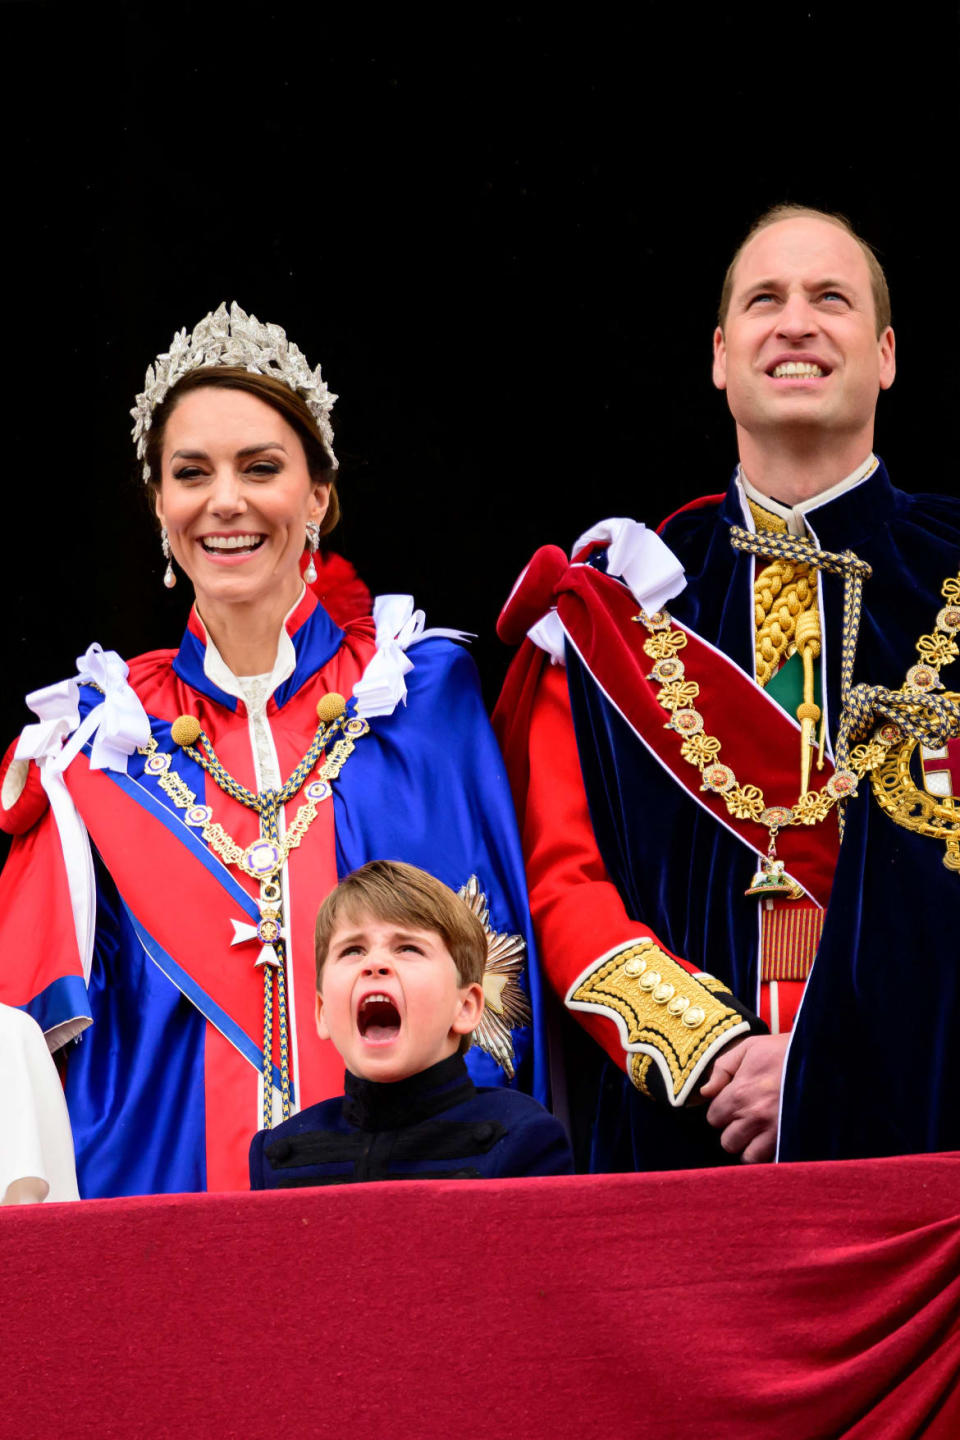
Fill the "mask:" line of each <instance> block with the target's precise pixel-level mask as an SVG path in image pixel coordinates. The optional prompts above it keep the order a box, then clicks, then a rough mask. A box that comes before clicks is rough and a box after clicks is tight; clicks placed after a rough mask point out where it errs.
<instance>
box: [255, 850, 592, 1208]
mask: <svg viewBox="0 0 960 1440" xmlns="http://www.w3.org/2000/svg"><path fill="white" fill-rule="evenodd" d="M316 952H317V1029H318V1030H319V1032H320V1036H321V1038H322V1039H325V1040H326V1039H329V1040H332V1041H333V1043H334V1045H335V1046H336V1048H337V1050H338V1051H339V1052H340V1054H341V1056H342V1057H343V1060H344V1061H345V1063H346V1066H347V1073H346V1079H345V1089H346V1094H345V1095H341V1096H338V1097H337V1098H336V1099H335V1100H323V1101H321V1102H320V1104H319V1105H311V1106H310V1107H309V1108H308V1109H306V1110H303V1111H301V1113H300V1114H299V1115H294V1116H292V1117H291V1119H289V1120H286V1121H284V1123H283V1124H282V1125H278V1126H277V1127H276V1128H275V1129H273V1130H261V1131H260V1132H259V1134H257V1135H255V1136H254V1137H253V1143H252V1144H251V1146H250V1186H251V1189H253V1190H266V1189H273V1188H279V1189H291V1188H293V1187H296V1186H301V1185H344V1184H350V1183H352V1182H356V1181H361V1180H405V1179H418V1180H428V1179H429V1180H436V1179H441V1178H447V1179H478V1178H481V1177H482V1178H492V1177H502V1176H516V1175H568V1174H571V1173H572V1171H573V1160H572V1157H571V1154H570V1148H569V1145H568V1143H567V1137H566V1134H565V1132H564V1130H563V1127H562V1126H561V1125H560V1124H559V1122H558V1121H557V1120H555V1119H554V1118H553V1116H552V1115H548V1113H547V1112H546V1110H544V1109H543V1107H542V1106H541V1105H538V1104H537V1102H536V1101H535V1100H532V1099H531V1098H530V1097H529V1096H528V1095H522V1094H520V1093H519V1091H516V1090H506V1089H499V1088H483V1089H479V1090H478V1089H477V1088H476V1087H475V1086H474V1084H473V1081H472V1080H471V1079H470V1075H469V1072H468V1071H467V1067H466V1065H465V1064H464V1060H463V1056H464V1053H465V1051H466V1050H467V1049H469V1046H470V1036H471V1034H472V1032H473V1030H474V1029H475V1027H476V1026H477V1024H478V1023H479V1021H480V1017H481V1015H482V1013H483V985H482V981H483V974H484V967H485V964H486V955H487V938H486V933H485V931H484V928H483V926H482V925H481V923H480V921H479V920H478V919H477V917H476V915H474V914H473V912H472V911H471V910H470V909H469V908H468V907H467V906H466V905H465V904H464V903H463V901H462V900H461V899H460V898H459V897H458V896H457V895H455V894H454V893H453V891H452V890H449V889H448V888H447V887H446V885H443V884H441V883H440V881H439V880H435V879H434V878H433V876H432V875H428V874H427V873H426V872H425V871H423V870H417V869H415V868H414V867H413V866H412V865H402V864H399V863H396V862H394V861H390V860H374V861H372V862H371V863H370V864H368V865H364V866H363V867H362V868H361V869H360V870H355V871H354V873H353V874H352V875H348V876H347V878H346V879H345V880H344V881H342V882H341V884H340V885H338V886H337V888H336V889H335V890H332V891H331V892H330V894H329V895H328V896H327V898H326V900H325V901H324V902H323V904H322V905H321V906H320V911H319V914H318V915H317V928H316Z"/></svg>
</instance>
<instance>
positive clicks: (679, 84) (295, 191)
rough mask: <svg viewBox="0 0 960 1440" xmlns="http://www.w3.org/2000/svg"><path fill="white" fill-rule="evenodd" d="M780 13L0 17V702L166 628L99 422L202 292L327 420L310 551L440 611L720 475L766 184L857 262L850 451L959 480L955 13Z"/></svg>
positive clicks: (263, 11)
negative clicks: (322, 518) (725, 300)
mask: <svg viewBox="0 0 960 1440" xmlns="http://www.w3.org/2000/svg"><path fill="white" fill-rule="evenodd" d="M914 13H915V14H916V15H917V16H919V17H921V18H918V19H913V18H911V13H910V11H909V10H908V9H906V8H905V9H904V11H903V14H902V18H901V19H900V20H899V22H898V24H897V26H896V27H893V28H891V27H890V26H889V25H887V26H884V25H883V24H882V22H880V21H879V20H878V19H877V15H878V14H879V12H878V11H877V10H876V9H871V10H867V9H865V8H861V7H856V8H854V7H850V8H849V9H846V8H845V7H843V6H837V5H832V6H825V5H813V6H807V5H802V4H801V5H792V6H773V5H765V6H763V7H756V8H754V7H752V6H739V7H735V8H731V7H726V8H721V9H719V10H711V11H710V12H709V14H708V16H707V17H706V18H704V16H703V14H702V13H701V12H700V10H699V8H694V7H692V6H688V5H673V6H669V7H664V6H660V5H636V6H634V7H632V9H631V10H630V11H629V12H628V14H623V13H619V12H614V11H612V10H607V9H606V8H605V7H598V6H586V7H582V8H578V9H576V10H573V11H571V12H569V15H568V17H567V18H566V19H563V18H561V17H560V12H559V11H557V10H552V9H551V10H548V9H547V8H546V7H544V8H543V9H540V8H538V9H533V8H529V7H525V6H519V7H508V8H490V7H481V6H469V5H467V6H448V7H444V8H443V9H440V8H438V9H436V10H433V9H432V7H431V8H430V9H417V8H416V7H414V8H413V9H410V8H408V7H392V9H391V10H390V11H389V12H387V13H381V12H380V11H379V10H378V9H376V8H374V7H370V6H367V5H358V4H354V5H352V6H347V7H339V8H337V7H331V6H327V5H321V4H312V5H297V4H287V5H275V4H262V5H249V4H233V5H230V6H221V5H193V6H183V5H180V4H163V5H161V4H153V5H149V6H148V5H139V4H134V5H126V6H117V5H96V6H94V5H88V6H81V5H71V6H69V7H68V6H63V5H55V4H42V3H20V4H0V24H2V27H3V32H4V34H3V41H4V44H3V60H2V62H0V63H2V67H3V74H2V79H3V85H2V101H0V103H2V107H3V132H4V150H5V156H6V158H5V162H4V171H5V175H4V182H3V199H4V218H3V221H2V233H3V240H4V270H3V276H4V282H5V283H4V287H3V305H2V310H0V335H2V341H0V344H2V366H3V384H2V389H0V404H2V407H3V419H2V427H0V470H2V477H3V510H2V514H3V521H4V542H5V543H4V544H3V551H2V553H3V565H4V571H5V575H4V587H3V593H4V599H5V609H4V619H5V625H4V647H5V661H6V663H5V665H4V675H5V677H6V679H5V686H4V693H3V697H2V704H0V708H2V715H0V720H2V730H3V732H4V734H8V735H12V734H13V733H15V732H16V730H17V729H18V728H19V726H20V725H21V723H22V722H23V721H24V720H25V719H26V718H27V716H26V713H25V711H24V710H23V706H22V696H23V694H24V693H25V692H26V691H27V690H29V689H30V688H32V687H33V686H36V685H39V684H43V683H46V682H49V681H52V680H54V679H59V678H62V677H64V676H66V675H67V674H71V673H73V661H74V657H75V656H76V655H78V654H80V653H81V651H82V650H83V649H84V648H85V647H86V646H87V644H88V643H89V642H90V641H91V640H94V639H96V640H99V641H100V642H101V643H102V644H103V645H104V647H106V648H114V649H117V650H119V651H120V653H121V654H132V653H135V652H137V651H139V650H143V649H149V648H153V647H156V646H161V645H170V644H175V643H176V641H177V639H178V637H179V634H180V631H181V628H182V622H183V616H184V613H185V608H186V605H187V603H188V600H189V596H188V595H187V594H186V590H187V586H186V585H185V584H184V583H181V584H180V585H179V586H178V588H177V589H176V590H175V591H174V592H173V593H172V594H168V593H167V592H166V591H165V590H164V589H163V587H162V585H161V571H162V566H161V563H160V557H159V549H158V545H157V541H156V535H155V531H154V529H153V527H152V525H151V522H150V519H149V517H148V514H147V511H146V508H145V505H144V501H143V496H142V494H141V493H140V489H139V487H138V484H137V481H136V476H135V471H134V466H133V462H132V449H131V447H130V442H129V427H130V421H129V418H128V414H127V412H128V409H129V407H130V405H131V404H132V401H133V396H134V394H135V392H136V391H137V390H139V389H140V388H141V385H142V378H143V372H144V369H145V367H146V365H147V363H148V362H149V361H150V360H151V359H152V358H153V356H154V355H155V354H156V353H157V351H159V350H161V349H163V348H165V346H166V345H167V343H168V342H169V339H170V336H171V335H172V333H173V331H174V330H175V329H177V328H179V327H180V326H182V325H186V326H188V328H190V327H192V326H193V325H194V324H195V322H196V321H197V320H198V319H200V317H201V316H202V315H204V314H205V313H206V312H207V311H208V310H210V309H212V308H213V307H215V306H216V305H217V303H218V302H219V301H220V300H222V299H227V300H230V299H233V298H236V299H238V300H239V301H240V303H241V304H242V305H243V306H244V307H245V308H247V309H248V310H253V311H254V312H255V313H256V314H257V315H258V316H259V317H260V318H261V319H264V320H273V321H278V322H280V323H281V324H283V325H284V326H285V328H286V329H287V331H288V333H289V334H290V336H291V337H292V338H293V339H295V340H296V341H297V342H298V343H299V344H300V346H301V347H302V349H303V350H304V351H305V353H306V354H307V356H308V357H309V359H310V360H311V362H312V363H316V362H317V361H321V362H322V364H323V367H324V374H325V376H326V377H327V379H328V381H329V383H330V385H331V387H332V388H333V389H334V390H335V391H337V392H339V394H340V396H341V399H340V402H339V404H338V406H337V409H336V412H335V419H336V421H337V427H338V440H337V448H338V452H339V454H340V456H341V461H342V469H341V477H342V497H343V508H344V514H345V520H344V523H343V526H342V528H341V530H340V531H339V532H338V534H337V537H336V543H337V544H338V545H339V546H340V547H341V548H342V549H343V550H344V552H345V553H346V554H348V555H349V556H350V557H351V558H352V559H353V560H354V562H355V563H356V564H357V565H358V567H359V568H360V570H361V572H362V573H363V574H364V575H365V577H366V578H367V580H368V582H369V583H370V585H371V588H373V589H374V590H376V591H386V590H410V591H413V592H414V593H415V594H416V596H417V598H418V601H419V602H420V603H421V604H422V605H423V606H424V608H425V609H426V612H427V620H428V623H431V622H432V623H435V624H446V625H456V626H461V627H463V628H466V629H470V630H475V631H477V632H478V633H479V639H478V641H477V642H476V645H475V654H476V656H477V659H478V663H479V664H480V667H481V673H482V675H483V679H484V684H485V688H486V690H487V693H488V696H489V697H490V698H491V699H492V698H493V696H494V695H495V693H496V689H497V686H498V684H499V681H500V679H501V677H502V674H503V670H504V668H505V665H506V661H507V658H508V657H507V655H506V652H504V651H503V650H502V648H501V647H500V646H499V644H498V642H497V640H496V638H495V636H494V634H493V623H494V620H495V616H496V613H497V610H498V608H499V605H500V603H501V601H502V599H503V598H504V596H505V594H506V593H507V591H508V590H509V587H510V584H511V583H512V580H513V578H514V577H515V575H516V573H517V572H518V570H519V569H520V567H521V566H522V565H523V564H524V563H525V561H526V559H527V558H528V556H529V554H530V552H531V550H532V548H534V547H535V545H537V544H538V543H543V542H546V541H556V542H558V543H561V544H564V545H569V543H570V542H571V540H572V539H573V538H574V537H575V536H576V535H577V534H578V533H579V532H580V531H581V530H582V529H584V528H586V526H587V525H588V524H590V523H591V522H592V521H593V520H595V519H597V518H600V517H601V516H603V515H612V514H631V515H635V516H637V517H639V518H643V519H646V520H648V521H655V520H657V519H659V518H660V516H661V515H662V514H664V513H665V512H666V511H667V510H669V509H672V508H674V507H675V505H677V504H679V503H681V502H682V501H684V500H686V499H689V498H691V497H693V496H694V495H697V494H701V493H705V492H711V491H716V490H719V489H722V488H723V487H724V486H725V484H726V481H727V478H728V475H729V471H730V468H731V466H732V463H733V460H734V446H733V431H732V425H731V422H730V421H729V418H728V417H727V414H726V411H725V407H724V404H723V400H722V397H721V396H719V395H718V394H716V393H715V392H714V391H713V390H712V388H711V384H710V373H709V362H710V337H711V331H712V325H713V315H714V308H715V304H716V298H717V293H718V291H719V287H720V282H721V279H722V275H723V271H724V268H725V265H726V262H727V259H728V258H729V254H730V252H731V251H732V249H733V248H734V246H735V245H736V243H737V242H738V240H739V238H740V236H741V234H742V232H743V230H744V229H745V228H746V226H747V225H748V223H749V222H750V220H751V219H752V218H753V217H754V216H755V215H756V214H757V213H758V212H759V211H761V210H762V209H764V208H765V207H766V206H767V205H769V204H771V203H773V202H776V201H779V200H785V199H789V200H795V201H800V202H803V203H807V204H813V205H819V206H824V207H827V208H830V209H841V210H843V211H845V212H846V213H847V214H848V215H850V217H851V218H852V220H853V221H854V223H855V224H856V225H857V227H858V228H859V229H860V230H861V231H862V233H863V234H865V235H866V237H867V238H869V239H870V240H872V241H873V242H874V243H875V244H876V245H877V247H878V248H879V251H880V254H881V258H882V260H883V261H884V263H885V265H886V267H887V270H888V273H889V277H890V281H891V285H892V289H893V295H894V321H895V324H896V328H897V335H898V343H899V358H900V364H901V373H900V376H899V378H898V380H897V383H896V386H895V387H894V390H893V391H892V392H891V393H890V394H889V395H888V396H885V397H884V398H883V401H882V405H881V418H880V424H879V430H878V439H877V448H878V449H879V451H880V453H881V454H882V455H883V456H884V457H885V459H886V460H887V461H888V463H889V464H890V466H891V469H892V471H893V473H894V476H895V479H896V480H897V482H898V483H899V484H901V485H902V486H904V488H907V489H914V490H918V489H947V490H954V491H955V490H956V489H957V467H956V464H955V460H954V445H955V440H954V434H953V420H954V414H955V411H956V409H957V405H958V400H960V360H958V353H960V352H958V340H957V334H956V329H957V326H956V318H957V309H958V307H957V250H958V232H957V228H956V219H955V208H956V207H955V202H954V195H955V190H956V186H957V138H958V137H957V123H956V105H957V96H956V90H957V75H958V69H957V48H958V46H957V33H958V27H957V15H956V11H955V8H954V7H953V6H937V5H933V6H925V7H914Z"/></svg>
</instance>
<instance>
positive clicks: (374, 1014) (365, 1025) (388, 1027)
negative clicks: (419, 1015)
mask: <svg viewBox="0 0 960 1440" xmlns="http://www.w3.org/2000/svg"><path fill="white" fill-rule="evenodd" d="M357 1026H358V1028H359V1030H360V1034H361V1035H362V1036H363V1038H364V1040H369V1041H370V1042H371V1043H372V1044H382V1043H383V1042H384V1041H385V1040H393V1039H395V1038H396V1036H397V1035H399V1033H400V1012H399V1010H398V1009H397V1007H396V1005H395V1004H394V1003H393V1001H392V1000H391V999H390V996H389V995H383V994H381V993H377V994H374V995H365V996H364V997H363V999H362V1000H361V1001H360V1007H359V1009H358V1011H357Z"/></svg>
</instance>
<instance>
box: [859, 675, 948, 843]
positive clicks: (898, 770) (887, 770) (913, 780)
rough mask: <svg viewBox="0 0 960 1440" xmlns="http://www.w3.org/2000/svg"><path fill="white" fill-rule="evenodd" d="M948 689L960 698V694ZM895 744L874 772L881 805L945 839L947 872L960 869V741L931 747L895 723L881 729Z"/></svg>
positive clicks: (908, 824)
mask: <svg viewBox="0 0 960 1440" xmlns="http://www.w3.org/2000/svg"><path fill="white" fill-rule="evenodd" d="M941 693H944V695H945V698H946V699H949V700H955V701H960V694H956V693H954V692H950V691H947V692H941ZM882 729H883V731H885V732H887V733H886V734H885V735H884V737H883V738H884V739H885V740H886V739H887V737H888V736H889V739H890V740H891V741H892V743H891V744H890V745H889V748H888V749H887V752H886V755H885V757H884V759H883V760H882V761H881V762H880V763H879V764H878V765H876V766H875V768H873V769H872V770H871V772H870V784H871V786H872V787H873V793H874V796H875V797H876V799H877V803H878V804H879V805H880V807H881V808H882V809H883V810H885V811H886V813H887V814H888V815H889V816H890V818H891V820H894V821H895V822H896V824H897V825H902V826H903V827H904V829H906V830H914V831H916V832H917V834H919V835H929V836H931V837H932V838H933V839H935V840H943V841H944V843H945V845H946V854H945V855H944V857H943V863H944V865H945V866H946V867H947V869H948V870H957V871H960V739H955V740H948V741H947V743H946V745H944V746H941V747H940V748H939V749H932V748H931V747H930V746H928V745H923V744H921V743H920V742H919V741H917V740H913V739H911V738H910V736H908V735H904V734H903V732H902V731H901V730H900V729H899V726H896V725H886V726H883V727H882Z"/></svg>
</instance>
